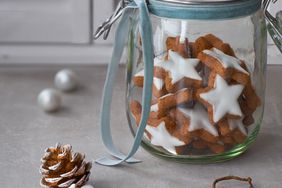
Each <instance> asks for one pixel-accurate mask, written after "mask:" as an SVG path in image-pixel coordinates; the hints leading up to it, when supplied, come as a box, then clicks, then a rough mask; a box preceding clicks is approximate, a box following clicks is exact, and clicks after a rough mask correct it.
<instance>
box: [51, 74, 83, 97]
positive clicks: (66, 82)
mask: <svg viewBox="0 0 282 188" xmlns="http://www.w3.org/2000/svg"><path fill="white" fill-rule="evenodd" d="M54 84H55V86H56V88H58V89H59V90H61V91H66V92H67V91H73V90H75V89H76V88H77V87H78V77H77V75H76V73H75V72H74V71H72V70H70V69H63V70H61V71H59V72H58V73H57V74H56V75H55V80H54Z"/></svg>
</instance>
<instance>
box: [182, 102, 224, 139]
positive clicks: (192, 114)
mask: <svg viewBox="0 0 282 188" xmlns="http://www.w3.org/2000/svg"><path fill="white" fill-rule="evenodd" d="M179 110H180V111H181V112H182V113H183V115H184V116H185V117H187V118H189V120H190V124H189V128H188V131H189V132H193V131H196V130H199V129H204V130H205V131H207V132H209V133H210V134H212V135H214V136H218V131H217V130H216V128H215V127H214V126H213V125H212V124H211V123H210V121H209V117H208V113H207V111H206V109H205V108H204V107H203V106H202V105H201V104H196V105H195V107H194V108H193V109H190V108H179Z"/></svg>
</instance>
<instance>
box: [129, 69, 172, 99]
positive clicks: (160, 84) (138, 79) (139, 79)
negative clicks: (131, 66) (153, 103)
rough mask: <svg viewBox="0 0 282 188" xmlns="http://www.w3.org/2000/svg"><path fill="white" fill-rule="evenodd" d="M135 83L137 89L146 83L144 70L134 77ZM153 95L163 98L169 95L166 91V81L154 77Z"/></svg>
mask: <svg viewBox="0 0 282 188" xmlns="http://www.w3.org/2000/svg"><path fill="white" fill-rule="evenodd" d="M133 83H134V85H136V86H137V87H143V83H144V70H141V71H139V72H138V73H136V74H135V75H134V77H133ZM152 93H153V96H155V97H157V98H158V97H161V96H163V95H165V94H166V93H167V91H166V89H165V83H164V80H163V79H161V78H157V77H154V78H153V86H152Z"/></svg>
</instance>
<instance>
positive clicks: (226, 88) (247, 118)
mask: <svg viewBox="0 0 282 188" xmlns="http://www.w3.org/2000/svg"><path fill="white" fill-rule="evenodd" d="M151 21H152V27H153V44H154V75H153V85H152V90H153V92H152V106H151V112H150V117H149V119H148V121H147V126H146V130H145V133H144V138H143V142H142V145H143V147H144V148H145V149H147V150H148V151H149V152H151V153H152V154H155V155H157V156H160V157H164V158H167V159H171V160H175V161H179V162H188V163H205V162H219V161H225V160H229V159H232V158H234V157H236V156H238V155H240V154H241V153H243V152H244V151H246V149H247V148H248V147H249V146H250V144H251V143H253V141H254V140H255V138H256V136H257V134H258V132H259V129H260V125H261V121H262V117H263V109H264V107H263V106H264V93H265V68H266V54H267V53H266V27H265V20H264V16H263V13H262V12H261V11H257V12H256V13H254V14H252V15H248V16H244V17H239V18H233V19H225V20H180V19H168V18H162V17H157V16H154V15H151ZM131 22H132V23H131V28H130V35H129V39H128V56H127V100H126V101H127V104H126V106H127V115H128V121H129V125H130V128H131V130H132V133H133V134H134V135H135V133H136V129H137V127H138V124H139V121H140V117H141V109H142V106H141V105H140V104H141V98H142V95H144V94H142V87H143V79H144V65H143V59H142V53H143V52H142V42H141V40H140V34H139V21H138V17H137V16H132V19H131ZM145 95H150V94H148V93H146V94H145Z"/></svg>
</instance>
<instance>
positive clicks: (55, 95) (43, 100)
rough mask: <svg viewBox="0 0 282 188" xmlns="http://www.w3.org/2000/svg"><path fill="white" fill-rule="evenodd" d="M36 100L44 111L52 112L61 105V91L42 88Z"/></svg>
mask: <svg viewBox="0 0 282 188" xmlns="http://www.w3.org/2000/svg"><path fill="white" fill-rule="evenodd" d="M37 102H38V105H39V106H40V107H41V108H42V109H43V110H44V111H45V112H54V111H56V110H58V109H59V108H60V107H61V104H62V97H61V93H60V92H59V91H57V90H55V89H44V90H43V91H41V92H40V93H39V95H38V98H37Z"/></svg>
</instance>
